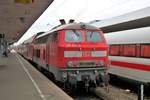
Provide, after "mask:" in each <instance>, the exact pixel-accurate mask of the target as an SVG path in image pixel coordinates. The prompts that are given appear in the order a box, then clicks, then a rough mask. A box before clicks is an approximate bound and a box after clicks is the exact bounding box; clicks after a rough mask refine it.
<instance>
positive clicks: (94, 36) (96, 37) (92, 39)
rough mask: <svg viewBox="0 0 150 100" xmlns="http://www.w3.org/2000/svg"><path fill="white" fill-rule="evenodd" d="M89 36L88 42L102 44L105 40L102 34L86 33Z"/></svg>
mask: <svg viewBox="0 0 150 100" xmlns="http://www.w3.org/2000/svg"><path fill="white" fill-rule="evenodd" d="M86 35H87V41H88V42H100V41H102V40H103V38H102V37H101V34H100V32H95V31H88V32H87V33H86Z"/></svg>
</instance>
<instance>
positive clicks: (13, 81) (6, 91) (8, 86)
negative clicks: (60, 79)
mask: <svg viewBox="0 0 150 100" xmlns="http://www.w3.org/2000/svg"><path fill="white" fill-rule="evenodd" d="M0 100H72V98H71V97H70V96H68V95H67V94H66V93H65V92H63V91H62V90H61V89H60V88H59V87H57V86H56V85H55V84H53V83H52V82H51V81H50V80H48V79H47V78H46V77H45V76H44V75H42V74H41V73H40V72H39V71H37V70H36V69H35V68H34V67H33V66H32V65H31V64H29V63H28V62H27V61H26V60H25V59H23V58H22V57H21V56H20V55H18V54H17V53H15V52H13V53H10V54H9V55H8V57H0Z"/></svg>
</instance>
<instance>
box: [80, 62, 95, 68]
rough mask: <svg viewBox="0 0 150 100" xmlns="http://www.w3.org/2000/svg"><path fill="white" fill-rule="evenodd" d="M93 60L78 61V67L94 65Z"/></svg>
mask: <svg viewBox="0 0 150 100" xmlns="http://www.w3.org/2000/svg"><path fill="white" fill-rule="evenodd" d="M94 66H96V64H95V62H79V67H94Z"/></svg>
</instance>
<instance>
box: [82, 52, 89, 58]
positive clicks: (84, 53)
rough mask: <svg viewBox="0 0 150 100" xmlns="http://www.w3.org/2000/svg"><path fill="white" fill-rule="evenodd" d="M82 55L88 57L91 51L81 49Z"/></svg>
mask: <svg viewBox="0 0 150 100" xmlns="http://www.w3.org/2000/svg"><path fill="white" fill-rule="evenodd" d="M82 56H83V57H89V56H91V52H90V51H83V52H82Z"/></svg>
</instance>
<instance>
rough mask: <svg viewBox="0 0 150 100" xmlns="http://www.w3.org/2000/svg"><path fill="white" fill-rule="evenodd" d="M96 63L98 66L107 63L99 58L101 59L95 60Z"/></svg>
mask: <svg viewBox="0 0 150 100" xmlns="http://www.w3.org/2000/svg"><path fill="white" fill-rule="evenodd" d="M95 64H96V65H97V66H104V65H105V63H104V60H99V61H97V62H95Z"/></svg>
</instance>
